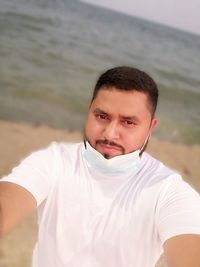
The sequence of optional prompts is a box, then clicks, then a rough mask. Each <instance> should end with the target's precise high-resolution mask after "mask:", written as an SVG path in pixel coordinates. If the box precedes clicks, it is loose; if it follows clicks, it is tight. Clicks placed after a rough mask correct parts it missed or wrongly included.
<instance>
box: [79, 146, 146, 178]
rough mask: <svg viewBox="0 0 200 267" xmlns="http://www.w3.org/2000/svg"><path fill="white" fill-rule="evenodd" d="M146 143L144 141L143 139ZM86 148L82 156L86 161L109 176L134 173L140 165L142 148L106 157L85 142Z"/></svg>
mask: <svg viewBox="0 0 200 267" xmlns="http://www.w3.org/2000/svg"><path fill="white" fill-rule="evenodd" d="M145 144H146V141H145ZM85 145H86V149H85V151H84V154H83V156H84V157H85V159H86V160H87V161H88V163H89V164H90V165H91V166H92V167H94V168H95V169H96V170H97V171H99V172H100V173H102V174H105V175H109V176H119V175H122V174H127V173H130V172H131V173H132V174H134V173H135V172H136V171H137V170H138V169H139V167H140V162H141V159H140V152H141V150H142V149H143V147H144V145H143V146H142V148H141V149H138V150H136V151H134V152H132V153H129V154H125V155H120V156H116V157H113V158H111V159H106V158H104V156H103V155H102V154H101V153H99V152H98V151H97V150H95V149H94V148H93V147H91V145H90V144H89V143H88V142H86V143H85Z"/></svg>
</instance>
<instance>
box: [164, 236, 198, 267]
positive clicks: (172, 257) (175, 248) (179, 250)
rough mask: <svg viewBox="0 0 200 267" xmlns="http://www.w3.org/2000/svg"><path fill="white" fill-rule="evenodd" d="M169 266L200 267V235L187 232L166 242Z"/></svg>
mask: <svg viewBox="0 0 200 267" xmlns="http://www.w3.org/2000/svg"><path fill="white" fill-rule="evenodd" d="M164 253H165V255H166V260H167V263H168V266H169V267H200V235H193V234H185V235H179V236H175V237H172V238H170V239H168V240H167V241H166V242H165V243H164Z"/></svg>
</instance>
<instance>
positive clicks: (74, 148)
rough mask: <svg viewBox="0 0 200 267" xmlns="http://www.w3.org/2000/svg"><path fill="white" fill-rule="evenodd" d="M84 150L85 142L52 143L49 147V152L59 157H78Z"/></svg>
mask: <svg viewBox="0 0 200 267" xmlns="http://www.w3.org/2000/svg"><path fill="white" fill-rule="evenodd" d="M82 148H83V142H79V143H73V142H52V143H51V144H50V145H49V146H48V147H47V151H52V152H53V153H55V154H56V155H59V156H66V155H67V156H70V155H71V156H72V155H77V153H79V152H81V151H82Z"/></svg>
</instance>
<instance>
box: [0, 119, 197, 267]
mask: <svg viewBox="0 0 200 267" xmlns="http://www.w3.org/2000/svg"><path fill="white" fill-rule="evenodd" d="M81 139H82V134H81V133H80V132H69V131H64V130H59V129H52V128H49V127H47V126H43V125H29V124H25V123H15V122H7V121H0V177H2V176H4V175H6V174H8V173H9V172H10V170H11V169H12V168H13V167H14V166H16V165H17V164H18V163H19V162H20V160H22V159H23V158H24V157H25V156H27V155H28V154H29V153H30V152H31V151H34V150H38V149H40V148H44V147H46V146H47V145H48V144H49V143H51V142H52V141H65V142H76V141H80V140H81ZM148 151H149V152H150V153H151V154H152V155H153V156H155V157H156V158H158V159H160V160H161V161H163V162H164V163H165V164H166V165H167V166H169V167H171V168H173V169H176V170H177V171H179V172H180V173H181V174H182V176H183V178H184V179H185V180H186V181H187V182H189V183H190V184H191V185H192V186H193V187H194V188H195V189H196V190H197V191H199V192H200V179H199V174H200V146H199V145H194V146H186V145H183V144H172V143H169V142H167V141H160V140H157V139H155V138H152V139H151V140H150V143H149V146H148ZM36 235H37V227H36V216H35V214H31V215H30V216H29V217H28V218H27V219H26V220H25V221H23V222H22V223H21V224H19V225H18V226H17V227H16V228H15V229H14V230H13V231H11V232H10V233H9V234H7V235H6V236H5V237H4V238H2V239H1V240H0V267H29V266H30V262H31V254H32V249H33V246H34V243H35V240H36ZM157 266H159V267H161V266H162V267H164V266H166V265H165V261H164V259H163V258H162V259H161V261H160V262H159V263H158V264H157Z"/></svg>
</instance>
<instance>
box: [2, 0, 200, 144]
mask: <svg viewBox="0 0 200 267" xmlns="http://www.w3.org/2000/svg"><path fill="white" fill-rule="evenodd" d="M120 65H128V66H134V67H137V68H140V69H142V70H143V71H145V72H147V73H148V74H149V75H151V76H152V77H153V78H154V80H155V81H156V82H157V84H158V87H159V90H160V100H159V104H158V110H157V114H156V115H157V117H158V119H159V124H158V127H157V129H156V130H155V133H154V135H155V137H156V138H159V139H161V140H168V141H171V142H176V143H184V144H188V145H191V144H200V36H199V35H195V34H192V33H189V32H184V31H180V30H177V29H174V28H170V27H166V26H163V25H160V24H156V23H153V22H150V21H147V20H143V19H141V18H137V17H133V16H130V15H126V14H122V13H120V12H116V11H112V10H108V9H104V8H100V7H96V6H94V5H91V4H87V3H84V2H80V1H78V0H29V1H27V0H0V119H1V120H9V121H19V122H20V121H24V122H28V123H32V124H34V125H40V124H45V125H48V126H50V127H54V128H61V129H69V130H70V131H73V130H81V131H82V130H83V127H84V121H85V118H86V114H87V108H88V105H89V103H90V99H91V94H92V91H93V88H94V85H95V82H96V79H97V78H98V76H99V75H100V74H101V73H102V72H103V71H105V70H106V69H108V68H111V67H115V66H120Z"/></svg>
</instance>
